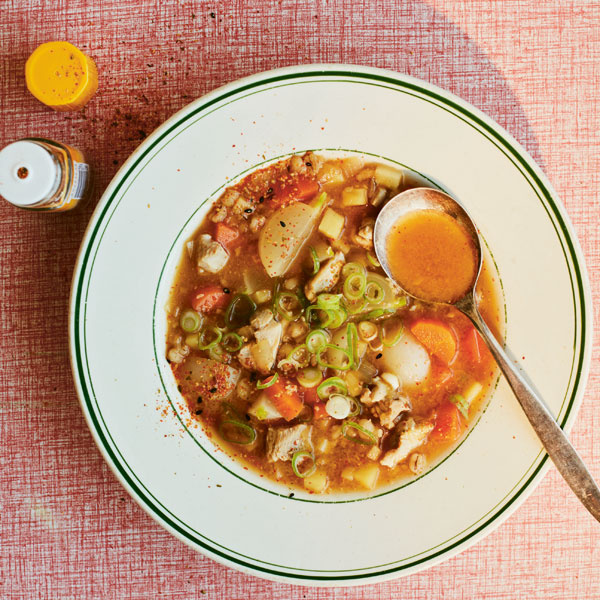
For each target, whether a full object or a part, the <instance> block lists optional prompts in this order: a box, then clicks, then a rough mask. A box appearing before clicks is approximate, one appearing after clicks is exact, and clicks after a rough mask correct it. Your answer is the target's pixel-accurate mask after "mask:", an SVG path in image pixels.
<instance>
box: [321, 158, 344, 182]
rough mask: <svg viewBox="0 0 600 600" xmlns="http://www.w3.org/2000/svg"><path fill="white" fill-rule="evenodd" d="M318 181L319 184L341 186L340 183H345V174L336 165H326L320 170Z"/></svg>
mask: <svg viewBox="0 0 600 600" xmlns="http://www.w3.org/2000/svg"><path fill="white" fill-rule="evenodd" d="M317 179H318V180H319V183H322V184H325V185H339V184H340V183H344V173H343V172H342V169H341V168H340V167H338V165H336V164H335V163H325V164H324V165H323V166H322V167H321V168H320V169H319V174H318V175H317Z"/></svg>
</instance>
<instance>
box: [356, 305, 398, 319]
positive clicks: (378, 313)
mask: <svg viewBox="0 0 600 600" xmlns="http://www.w3.org/2000/svg"><path fill="white" fill-rule="evenodd" d="M395 312H396V311H395V310H394V309H393V308H376V309H375V310H371V311H369V312H368V313H366V314H365V315H362V318H363V319H364V320H365V321H368V320H369V319H378V318H379V317H383V315H387V314H392V313H395Z"/></svg>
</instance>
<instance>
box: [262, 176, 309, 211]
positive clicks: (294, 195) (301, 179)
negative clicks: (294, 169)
mask: <svg viewBox="0 0 600 600" xmlns="http://www.w3.org/2000/svg"><path fill="white" fill-rule="evenodd" d="M318 191H319V182H318V181H317V180H316V179H312V178H310V177H305V176H303V175H299V176H297V177H293V178H290V179H289V180H288V181H285V182H284V183H282V184H280V185H279V186H277V187H276V188H275V193H274V196H273V200H274V201H275V202H276V203H277V204H281V205H285V204H289V203H290V202H294V201H297V200H310V198H312V197H313V196H316V194H317V193H318Z"/></svg>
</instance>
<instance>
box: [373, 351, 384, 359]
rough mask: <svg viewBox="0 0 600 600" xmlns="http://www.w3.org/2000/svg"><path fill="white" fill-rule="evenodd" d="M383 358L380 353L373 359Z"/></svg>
mask: <svg viewBox="0 0 600 600" xmlns="http://www.w3.org/2000/svg"><path fill="white" fill-rule="evenodd" d="M382 356H383V354H381V352H380V353H379V354H378V355H377V356H376V357H375V358H381V357H382Z"/></svg>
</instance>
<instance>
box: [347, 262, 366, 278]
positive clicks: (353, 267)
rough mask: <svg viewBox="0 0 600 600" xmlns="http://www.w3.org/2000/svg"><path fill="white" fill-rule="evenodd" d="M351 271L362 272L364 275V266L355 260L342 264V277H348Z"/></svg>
mask: <svg viewBox="0 0 600 600" xmlns="http://www.w3.org/2000/svg"><path fill="white" fill-rule="evenodd" d="M351 273H362V274H363V275H365V276H366V271H365V268H364V267H363V266H362V265H361V264H360V263H357V262H349V263H346V264H345V265H344V268H343V269H342V275H343V276H344V277H348V275H350V274H351Z"/></svg>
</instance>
